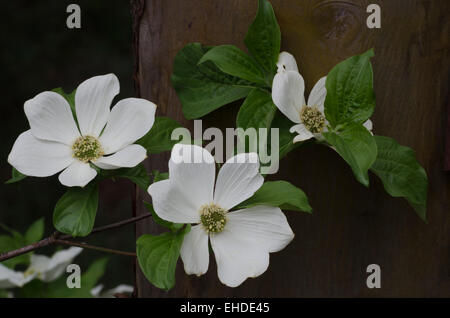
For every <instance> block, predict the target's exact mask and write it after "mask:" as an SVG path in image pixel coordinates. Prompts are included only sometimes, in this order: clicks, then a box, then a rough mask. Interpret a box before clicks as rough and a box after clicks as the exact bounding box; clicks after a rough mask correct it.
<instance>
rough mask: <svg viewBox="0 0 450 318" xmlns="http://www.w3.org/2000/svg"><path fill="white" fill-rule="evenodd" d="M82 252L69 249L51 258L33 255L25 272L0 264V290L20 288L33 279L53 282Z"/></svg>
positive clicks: (80, 249) (74, 248) (76, 249)
mask: <svg viewBox="0 0 450 318" xmlns="http://www.w3.org/2000/svg"><path fill="white" fill-rule="evenodd" d="M82 250H83V249H82V248H80V247H71V248H68V249H66V250H62V251H59V252H56V253H55V254H53V256H52V257H48V256H45V255H36V254H33V255H31V264H30V266H29V267H28V269H27V270H26V271H25V272H19V271H14V270H12V269H10V268H8V267H6V266H4V265H2V264H0V288H2V289H8V288H15V287H22V286H24V285H25V284H27V283H29V282H30V281H32V280H33V279H35V278H38V279H40V280H42V281H44V282H51V281H54V280H55V279H57V278H59V277H60V276H61V275H62V274H63V273H64V272H65V271H66V267H67V265H69V264H70V263H72V261H73V259H74V258H75V257H76V256H77V255H78V254H80V253H81V251H82Z"/></svg>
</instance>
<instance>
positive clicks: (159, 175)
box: [152, 170, 169, 183]
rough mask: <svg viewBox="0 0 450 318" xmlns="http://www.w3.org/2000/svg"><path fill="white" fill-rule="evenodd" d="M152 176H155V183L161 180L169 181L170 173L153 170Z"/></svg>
mask: <svg viewBox="0 0 450 318" xmlns="http://www.w3.org/2000/svg"><path fill="white" fill-rule="evenodd" d="M152 174H153V175H154V177H153V183H155V182H158V181H161V180H166V179H169V173H168V172H159V171H158V170H153V171H152Z"/></svg>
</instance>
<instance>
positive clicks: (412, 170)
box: [370, 136, 428, 221]
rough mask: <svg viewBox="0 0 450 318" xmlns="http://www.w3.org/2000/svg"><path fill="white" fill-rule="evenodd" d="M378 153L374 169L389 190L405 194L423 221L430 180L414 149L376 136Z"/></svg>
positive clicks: (401, 194) (396, 194) (393, 194)
mask: <svg viewBox="0 0 450 318" xmlns="http://www.w3.org/2000/svg"><path fill="white" fill-rule="evenodd" d="M375 141H376V143H377V146H378V156H377V160H376V161H375V163H374V164H373V165H372V167H371V168H370V170H371V171H372V172H373V173H375V174H376V175H377V176H378V177H379V178H380V179H381V181H382V182H383V185H384V188H385V190H386V192H387V193H389V194H390V195H391V196H393V197H404V198H405V199H406V200H407V201H408V203H409V204H410V205H411V206H412V207H413V208H414V210H415V211H416V213H417V215H419V217H420V218H421V219H422V220H424V221H425V220H426V210H427V187H428V179H427V174H426V172H425V169H423V168H422V166H421V165H420V164H419V163H418V162H417V159H416V156H415V154H414V151H413V150H412V149H411V148H409V147H405V146H402V145H400V144H398V143H397V142H396V141H395V140H394V139H392V138H388V137H383V136H375Z"/></svg>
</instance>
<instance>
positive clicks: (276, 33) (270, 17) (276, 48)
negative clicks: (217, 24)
mask: <svg viewBox="0 0 450 318" xmlns="http://www.w3.org/2000/svg"><path fill="white" fill-rule="evenodd" d="M244 42H245V45H246V46H247V48H248V51H249V52H250V54H251V55H252V56H253V58H254V59H255V60H256V61H257V62H258V63H259V64H260V65H261V66H262V67H264V69H265V70H266V71H267V72H269V74H273V73H274V72H275V69H276V64H277V61H278V54H279V53H280V46H281V32H280V27H279V26H278V22H277V18H276V17H275V13H274V12H273V8H272V5H271V4H270V2H269V1H267V0H259V2H258V12H257V13H256V17H255V20H254V21H253V23H252V25H251V26H250V28H249V29H248V32H247V35H246V36H245V40H244Z"/></svg>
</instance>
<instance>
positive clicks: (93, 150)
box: [72, 136, 104, 162]
mask: <svg viewBox="0 0 450 318" xmlns="http://www.w3.org/2000/svg"><path fill="white" fill-rule="evenodd" d="M72 154H73V157H74V158H77V159H78V160H80V161H82V162H89V161H95V160H97V159H98V158H100V157H101V156H103V155H104V151H103V149H102V145H101V144H100V142H99V141H98V140H97V138H95V137H92V136H82V137H79V138H78V139H77V140H75V142H74V143H73V145H72Z"/></svg>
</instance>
